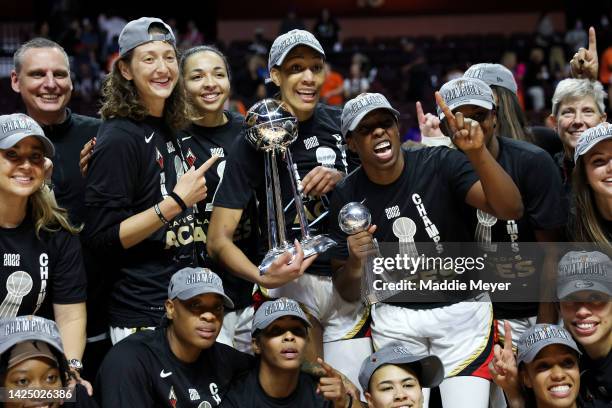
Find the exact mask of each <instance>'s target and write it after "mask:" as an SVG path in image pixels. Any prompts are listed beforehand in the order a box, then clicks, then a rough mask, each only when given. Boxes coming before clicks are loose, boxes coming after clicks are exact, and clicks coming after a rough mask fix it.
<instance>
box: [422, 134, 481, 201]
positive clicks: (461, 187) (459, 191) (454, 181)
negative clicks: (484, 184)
mask: <svg viewBox="0 0 612 408" xmlns="http://www.w3.org/2000/svg"><path fill="white" fill-rule="evenodd" d="M431 149H438V150H439V152H440V158H439V161H438V165H439V167H440V169H441V171H442V174H443V175H444V177H445V179H446V180H448V185H449V187H450V188H451V191H452V192H453V195H454V196H455V197H457V200H459V201H460V202H462V203H463V202H465V197H466V196H467V193H468V191H470V188H472V186H473V185H474V183H476V182H477V181H479V179H478V174H476V172H475V171H474V168H473V167H472V164H471V163H470V161H469V160H468V158H467V157H466V156H465V154H463V153H462V152H460V151H457V150H455V149H451V148H449V147H444V146H441V147H433V148H431Z"/></svg>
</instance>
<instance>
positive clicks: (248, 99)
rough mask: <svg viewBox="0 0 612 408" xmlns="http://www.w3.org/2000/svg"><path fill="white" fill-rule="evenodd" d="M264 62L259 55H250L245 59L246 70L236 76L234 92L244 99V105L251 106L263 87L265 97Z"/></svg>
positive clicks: (265, 69) (265, 71) (265, 73)
mask: <svg viewBox="0 0 612 408" xmlns="http://www.w3.org/2000/svg"><path fill="white" fill-rule="evenodd" d="M267 72H268V71H267V68H266V60H265V59H264V58H263V57H262V56H261V55H257V54H256V55H251V56H250V57H248V59H247V64H246V70H242V71H239V72H238V74H237V75H236V81H235V85H236V86H235V88H236V92H237V93H238V94H239V95H241V96H242V97H243V98H244V101H245V103H246V104H247V105H248V106H251V105H252V104H253V103H254V102H255V101H256V100H257V97H258V95H261V94H262V91H261V89H260V88H262V87H263V89H264V91H263V94H264V95H265V94H266V92H265V86H264V81H265V78H266V77H267V75H268V74H267Z"/></svg>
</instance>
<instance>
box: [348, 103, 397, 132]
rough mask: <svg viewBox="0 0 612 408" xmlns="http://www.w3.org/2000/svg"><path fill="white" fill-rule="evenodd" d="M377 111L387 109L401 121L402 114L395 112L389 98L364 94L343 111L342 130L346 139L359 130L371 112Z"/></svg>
mask: <svg viewBox="0 0 612 408" xmlns="http://www.w3.org/2000/svg"><path fill="white" fill-rule="evenodd" d="M376 109H386V110H388V111H389V112H391V113H393V115H394V116H395V118H396V119H399V116H400V113H399V112H398V111H397V110H395V109H394V108H393V107H392V106H391V104H390V103H389V101H388V100H387V98H385V96H384V95H383V94H379V93H362V94H361V95H358V96H357V97H355V98H353V99H351V100H350V101H348V102H347V103H346V104H345V105H344V108H343V109H342V116H341V117H340V130H341V131H342V135H343V136H344V137H346V135H347V134H348V133H349V132H352V131H353V130H355V128H357V125H359V122H361V120H362V119H363V118H364V117H365V116H366V115H367V114H368V113H370V112H372V111H373V110H376Z"/></svg>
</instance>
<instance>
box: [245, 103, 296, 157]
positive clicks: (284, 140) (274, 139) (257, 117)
mask: <svg viewBox="0 0 612 408" xmlns="http://www.w3.org/2000/svg"><path fill="white" fill-rule="evenodd" d="M245 123H246V132H245V136H246V139H247V140H248V141H249V143H251V145H253V146H254V147H255V148H256V149H258V150H263V151H270V150H283V149H286V148H287V147H288V146H289V145H290V144H291V143H293V142H294V141H295V140H296V139H297V137H298V120H297V118H296V117H295V116H293V114H292V113H291V112H290V111H289V109H288V108H287V105H285V103H284V102H282V101H279V100H277V99H271V98H268V99H262V100H261V101H259V102H257V103H256V104H255V105H253V106H251V108H250V109H249V110H248V112H247V114H246V118H245Z"/></svg>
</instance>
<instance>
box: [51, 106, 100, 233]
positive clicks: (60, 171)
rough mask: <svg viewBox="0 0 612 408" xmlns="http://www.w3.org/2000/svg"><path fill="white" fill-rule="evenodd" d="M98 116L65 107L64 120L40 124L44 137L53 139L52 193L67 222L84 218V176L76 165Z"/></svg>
mask: <svg viewBox="0 0 612 408" xmlns="http://www.w3.org/2000/svg"><path fill="white" fill-rule="evenodd" d="M100 123H101V121H100V119H96V118H90V117H88V116H82V115H77V114H76V113H72V112H71V111H70V109H67V117H66V120H65V121H64V122H62V123H60V124H58V125H47V126H43V130H44V131H45V136H47V137H48V138H49V139H51V141H52V142H53V145H54V146H55V155H54V156H53V158H52V161H53V176H52V181H53V193H54V194H55V199H56V200H57V203H58V204H59V206H60V207H62V208H65V209H67V210H68V215H69V216H70V221H71V222H72V223H73V224H75V225H79V224H81V223H82V222H84V221H85V200H84V197H85V178H84V177H83V176H82V175H81V170H80V168H79V161H80V154H81V150H82V149H83V146H84V145H85V143H87V142H89V140H90V139H92V138H93V137H94V136H96V134H97V133H98V128H99V127H100Z"/></svg>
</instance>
